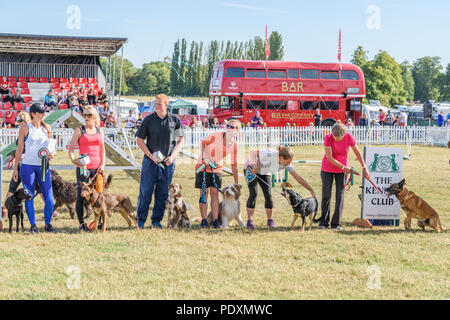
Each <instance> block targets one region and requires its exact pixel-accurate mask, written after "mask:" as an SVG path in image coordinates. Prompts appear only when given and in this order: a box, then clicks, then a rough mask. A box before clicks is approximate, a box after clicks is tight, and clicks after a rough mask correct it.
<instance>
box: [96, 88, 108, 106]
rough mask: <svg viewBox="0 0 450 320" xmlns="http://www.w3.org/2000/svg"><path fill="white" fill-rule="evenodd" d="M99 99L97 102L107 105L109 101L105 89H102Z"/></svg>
mask: <svg viewBox="0 0 450 320" xmlns="http://www.w3.org/2000/svg"><path fill="white" fill-rule="evenodd" d="M97 97H98V98H97V100H98V101H100V102H101V103H105V102H106V101H107V97H106V94H105V90H104V89H103V88H101V89H100V91H99V92H98V95H97Z"/></svg>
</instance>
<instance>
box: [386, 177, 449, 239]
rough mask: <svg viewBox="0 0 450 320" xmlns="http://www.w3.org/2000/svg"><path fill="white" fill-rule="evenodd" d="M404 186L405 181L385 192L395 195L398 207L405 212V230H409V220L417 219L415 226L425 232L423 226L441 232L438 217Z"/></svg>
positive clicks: (394, 184) (424, 202)
mask: <svg viewBox="0 0 450 320" xmlns="http://www.w3.org/2000/svg"><path fill="white" fill-rule="evenodd" d="M405 184H406V181H405V179H403V180H402V181H400V182H399V183H393V184H392V185H391V186H390V187H389V188H387V189H386V192H387V193H388V194H389V195H395V196H396V197H397V199H398V200H399V201H400V206H401V207H402V209H403V210H404V211H405V212H406V219H405V221H404V224H405V229H406V230H409V229H411V219H412V218H415V219H418V221H417V225H418V226H419V227H421V228H422V230H425V226H429V227H431V228H433V229H434V230H436V231H437V232H441V230H444V228H443V227H442V225H441V221H440V220H439V215H438V214H437V212H436V210H434V209H433V208H432V207H431V206H430V205H429V204H428V203H427V202H426V201H425V200H423V199H422V198H420V197H419V196H418V195H416V194H415V193H414V192H412V191H409V190H408V189H406V188H405V187H404V186H405Z"/></svg>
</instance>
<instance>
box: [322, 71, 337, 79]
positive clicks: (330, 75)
mask: <svg viewBox="0 0 450 320" xmlns="http://www.w3.org/2000/svg"><path fill="white" fill-rule="evenodd" d="M320 79H326V80H338V79H339V73H338V72H337V71H321V72H320Z"/></svg>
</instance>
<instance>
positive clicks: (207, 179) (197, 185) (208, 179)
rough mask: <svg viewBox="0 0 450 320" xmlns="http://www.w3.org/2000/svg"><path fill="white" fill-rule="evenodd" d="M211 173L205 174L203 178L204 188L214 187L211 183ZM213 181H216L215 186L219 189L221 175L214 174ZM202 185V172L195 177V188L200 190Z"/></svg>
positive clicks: (220, 186)
mask: <svg viewBox="0 0 450 320" xmlns="http://www.w3.org/2000/svg"><path fill="white" fill-rule="evenodd" d="M212 177H213V176H212V173H210V172H206V176H205V182H206V188H210V187H215V186H214V183H213V178H212ZM214 179H215V180H216V185H217V187H218V188H219V189H221V188H222V174H221V173H214ZM202 184H203V171H201V172H199V173H198V174H197V175H196V176H195V188H197V189H202Z"/></svg>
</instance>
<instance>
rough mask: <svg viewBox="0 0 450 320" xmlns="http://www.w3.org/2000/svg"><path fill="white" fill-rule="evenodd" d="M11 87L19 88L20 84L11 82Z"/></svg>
mask: <svg viewBox="0 0 450 320" xmlns="http://www.w3.org/2000/svg"><path fill="white" fill-rule="evenodd" d="M9 87H10V88H17V87H18V85H17V82H11V81H10V82H9Z"/></svg>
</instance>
